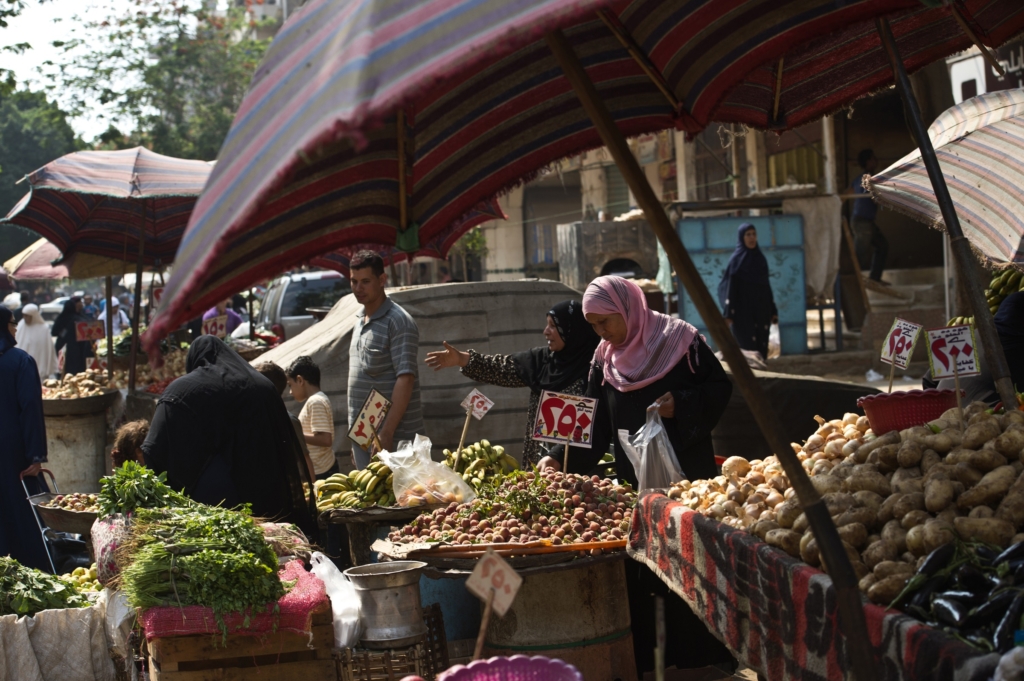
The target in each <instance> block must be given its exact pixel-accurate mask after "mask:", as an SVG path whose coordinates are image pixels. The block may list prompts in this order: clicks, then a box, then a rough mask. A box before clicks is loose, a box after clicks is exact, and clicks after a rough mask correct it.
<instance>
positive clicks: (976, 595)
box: [938, 589, 989, 608]
mask: <svg viewBox="0 0 1024 681" xmlns="http://www.w3.org/2000/svg"><path fill="white" fill-rule="evenodd" d="M988 594H989V590H988V589H986V590H985V591H968V590H966V589H962V590H954V591H943V592H942V593H940V594H938V596H939V597H940V598H950V599H952V600H954V601H956V602H958V603H962V604H963V605H966V606H967V607H968V608H973V607H974V606H976V605H981V604H982V603H984V602H985V601H986V600H987V599H988Z"/></svg>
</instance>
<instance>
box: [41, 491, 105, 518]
mask: <svg viewBox="0 0 1024 681" xmlns="http://www.w3.org/2000/svg"><path fill="white" fill-rule="evenodd" d="M42 506H49V507H50V508H63V509H64V510H65V511H83V512H86V513H99V510H100V507H99V501H98V497H97V496H96V495H95V494H84V493H82V492H72V493H71V494H58V495H57V496H55V497H54V498H53V499H51V500H50V501H48V502H46V503H45V504H42Z"/></svg>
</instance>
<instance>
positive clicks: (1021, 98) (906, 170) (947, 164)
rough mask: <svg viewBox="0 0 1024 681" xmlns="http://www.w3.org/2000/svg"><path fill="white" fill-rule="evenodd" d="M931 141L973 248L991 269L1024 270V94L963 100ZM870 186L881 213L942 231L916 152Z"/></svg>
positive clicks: (938, 123) (932, 131)
mask: <svg viewBox="0 0 1024 681" xmlns="http://www.w3.org/2000/svg"><path fill="white" fill-rule="evenodd" d="M928 136H929V137H930V138H931V140H932V144H934V145H935V153H936V154H937V155H938V158H939V165H941V166H942V174H943V175H945V177H946V184H947V185H948V187H949V193H950V196H951V197H952V198H953V205H954V206H955V207H956V214H957V217H959V218H960V225H961V227H963V230H964V235H965V236H966V237H967V240H968V241H970V242H971V246H973V247H974V250H975V251H976V252H978V253H980V254H981V255H982V256H983V257H984V259H985V260H986V261H987V263H988V264H989V265H990V266H995V267H1006V266H1007V265H1015V266H1017V267H1018V268H1024V244H1022V240H1024V195H1022V193H1021V186H1024V89H1015V90H1001V91H997V92H990V93H988V94H985V95H981V96H980V97H974V98H972V99H967V100H964V101H963V102H962V103H960V104H958V105H957V106H954V107H953V108H952V109H948V110H947V111H945V112H944V113H943V114H942V115H941V116H939V117H938V118H937V119H936V120H935V122H934V123H932V125H931V127H929V128H928ZM868 186H869V188H870V190H871V195H872V196H873V197H874V198H875V200H876V201H878V202H879V203H880V204H882V205H883V206H886V207H888V208H892V209H894V210H897V211H900V212H901V213H906V214H908V215H910V216H911V217H914V218H916V219H918V220H920V221H922V222H925V223H928V224H929V225H931V226H933V227H938V228H940V229H945V225H944V223H943V221H942V214H941V212H940V211H939V206H938V203H937V202H936V200H935V193H934V192H933V191H932V185H931V182H929V180H928V173H927V172H926V171H925V167H924V163H923V162H922V161H921V154H920V152H919V151H917V150H915V151H913V152H912V153H910V154H907V155H906V156H904V157H903V158H902V159H900V160H899V161H897V162H896V163H894V164H892V165H891V166H889V167H888V168H886V169H885V170H883V171H882V172H880V173H878V174H877V175H875V176H874V177H871V178H869V180H868Z"/></svg>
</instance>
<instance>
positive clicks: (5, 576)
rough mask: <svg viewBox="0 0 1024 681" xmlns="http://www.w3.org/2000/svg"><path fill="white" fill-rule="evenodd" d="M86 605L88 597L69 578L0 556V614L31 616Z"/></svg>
mask: <svg viewBox="0 0 1024 681" xmlns="http://www.w3.org/2000/svg"><path fill="white" fill-rule="evenodd" d="M88 605H89V601H88V599H87V598H86V597H85V596H84V595H82V594H81V593H79V590H78V589H77V588H75V587H74V586H73V585H72V584H70V583H69V582H67V581H64V580H63V579H61V578H60V577H54V576H53V575H48V574H46V573H45V572H41V571H39V570H34V569H32V568H29V567H25V566H24V565H22V564H21V563H19V562H18V561H16V560H14V559H13V558H11V557H9V556H0V616H2V615H18V616H19V617H21V616H32V615H35V614H36V613H37V612H41V611H43V610H56V609H62V608H84V607H86V606H88Z"/></svg>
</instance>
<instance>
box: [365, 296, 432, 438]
mask: <svg viewBox="0 0 1024 681" xmlns="http://www.w3.org/2000/svg"><path fill="white" fill-rule="evenodd" d="M419 348H420V329H419V327H418V326H416V322H415V321H414V320H413V318H412V317H411V316H410V315H409V313H408V312H406V311H405V310H403V309H402V307H401V306H400V305H397V304H395V302H394V301H392V300H391V299H390V298H387V299H386V300H385V301H384V303H383V304H382V305H381V306H380V307H379V308H378V309H377V311H376V312H374V313H373V314H372V315H370V317H369V318H366V316H365V315H360V320H359V321H358V322H357V323H356V326H355V328H354V329H353V330H352V344H351V345H350V346H349V350H348V426H349V428H350V429H351V428H352V424H353V422H354V421H355V419H356V417H358V416H359V410H360V409H362V408H363V402H365V401H366V397H367V396H368V395H369V394H370V391H371V390H374V389H375V390H377V392H379V393H381V394H382V395H384V396H385V397H387V398H388V399H391V393H392V392H393V391H394V389H395V382H396V381H397V380H398V377H399V376H401V375H403V374H412V375H413V376H414V377H415V381H416V382H415V383H414V385H413V389H412V398H411V399H410V400H409V407H408V408H407V409H406V410H405V415H404V416H403V418H402V422H401V423H400V424H399V425H398V428H397V429H396V430H395V439H394V444H395V446H397V445H398V442H399V441H400V440H412V439H413V436H415V435H416V434H417V433H419V434H421V435H426V431H425V430H424V427H423V407H422V406H421V404H420V381H419V371H418V370H417V366H416V357H417V354H418V353H419ZM387 418H388V419H390V418H391V417H390V416H388V417H387ZM385 422H387V421H385Z"/></svg>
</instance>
